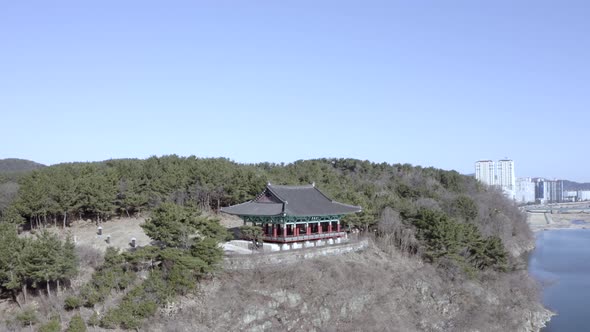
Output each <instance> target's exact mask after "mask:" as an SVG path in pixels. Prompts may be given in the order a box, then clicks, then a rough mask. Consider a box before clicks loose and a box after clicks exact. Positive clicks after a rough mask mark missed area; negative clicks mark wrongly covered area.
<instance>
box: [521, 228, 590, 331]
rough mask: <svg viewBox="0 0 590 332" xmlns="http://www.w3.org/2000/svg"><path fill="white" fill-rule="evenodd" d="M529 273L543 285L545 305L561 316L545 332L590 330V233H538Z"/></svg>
mask: <svg viewBox="0 0 590 332" xmlns="http://www.w3.org/2000/svg"><path fill="white" fill-rule="evenodd" d="M529 273H530V274H531V275H532V276H533V277H534V278H536V279H537V280H539V281H540V282H541V283H542V284H543V285H544V287H543V303H544V304H545V306H546V307H548V308H549V309H551V310H553V311H555V312H557V313H558V315H557V316H554V317H553V318H552V319H551V321H550V322H549V323H548V325H547V327H546V328H544V329H543V330H542V332H567V331H590V230H588V229H561V230H550V231H544V232H540V233H538V234H537V246H536V248H535V250H534V252H533V253H532V255H531V256H530V258H529Z"/></svg>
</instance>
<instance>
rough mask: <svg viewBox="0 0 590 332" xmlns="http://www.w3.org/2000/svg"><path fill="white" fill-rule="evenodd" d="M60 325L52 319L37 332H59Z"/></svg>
mask: <svg viewBox="0 0 590 332" xmlns="http://www.w3.org/2000/svg"><path fill="white" fill-rule="evenodd" d="M60 331H61V324H60V323H59V321H58V320H57V319H52V320H50V321H49V322H48V323H46V324H44V325H42V326H41V327H40V328H39V332H60Z"/></svg>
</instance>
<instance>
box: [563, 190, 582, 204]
mask: <svg viewBox="0 0 590 332" xmlns="http://www.w3.org/2000/svg"><path fill="white" fill-rule="evenodd" d="M563 200H564V201H566V202H575V201H577V200H578V192H577V191H575V190H570V191H564V192H563Z"/></svg>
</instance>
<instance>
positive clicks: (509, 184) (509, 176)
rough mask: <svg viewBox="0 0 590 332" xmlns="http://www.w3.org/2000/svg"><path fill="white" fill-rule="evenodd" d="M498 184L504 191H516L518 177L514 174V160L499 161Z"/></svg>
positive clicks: (497, 164) (497, 170)
mask: <svg viewBox="0 0 590 332" xmlns="http://www.w3.org/2000/svg"><path fill="white" fill-rule="evenodd" d="M496 184H497V185H499V186H500V187H501V188H502V190H506V191H514V190H515V189H516V176H515V174H514V161H513V160H508V159H504V160H498V162H497V163H496Z"/></svg>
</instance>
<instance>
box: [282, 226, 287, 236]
mask: <svg viewBox="0 0 590 332" xmlns="http://www.w3.org/2000/svg"><path fill="white" fill-rule="evenodd" d="M283 238H285V239H286V238H287V224H283Z"/></svg>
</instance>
